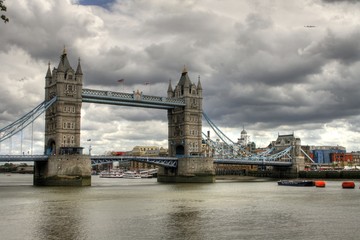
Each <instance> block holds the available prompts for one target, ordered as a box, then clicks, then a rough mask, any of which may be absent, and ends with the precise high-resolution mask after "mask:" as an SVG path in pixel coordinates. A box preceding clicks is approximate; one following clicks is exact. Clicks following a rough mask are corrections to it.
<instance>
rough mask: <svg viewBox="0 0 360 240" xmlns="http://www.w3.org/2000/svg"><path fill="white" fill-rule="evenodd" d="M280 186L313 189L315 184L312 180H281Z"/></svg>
mask: <svg viewBox="0 0 360 240" xmlns="http://www.w3.org/2000/svg"><path fill="white" fill-rule="evenodd" d="M278 185H279V186H293V187H313V186H315V182H314V181H311V180H280V181H278Z"/></svg>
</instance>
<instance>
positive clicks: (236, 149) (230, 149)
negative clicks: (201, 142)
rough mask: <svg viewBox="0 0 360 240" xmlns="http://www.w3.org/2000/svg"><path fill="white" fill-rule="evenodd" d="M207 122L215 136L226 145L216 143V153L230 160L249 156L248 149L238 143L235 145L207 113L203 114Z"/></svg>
mask: <svg viewBox="0 0 360 240" xmlns="http://www.w3.org/2000/svg"><path fill="white" fill-rule="evenodd" d="M202 114H203V116H204V118H205V120H206V121H207V123H208V124H209V126H210V127H211V129H212V130H214V132H215V134H216V135H217V136H218V137H219V138H220V139H221V141H222V142H223V143H224V145H219V143H216V142H214V143H213V144H214V147H215V149H216V152H218V153H220V154H222V155H227V156H228V157H229V158H236V157H239V156H246V155H249V153H248V152H247V151H246V149H245V148H244V147H242V146H240V145H239V144H238V143H235V142H234V141H232V140H231V139H230V138H229V137H228V136H226V135H225V134H224V133H223V132H222V131H221V130H220V129H219V128H218V127H217V126H216V124H215V123H213V121H211V119H210V118H209V117H208V115H207V114H206V113H204V112H203V113H202Z"/></svg>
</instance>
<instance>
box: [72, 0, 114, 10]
mask: <svg viewBox="0 0 360 240" xmlns="http://www.w3.org/2000/svg"><path fill="white" fill-rule="evenodd" d="M113 2H115V0H78V3H79V4H80V5H95V6H100V7H104V8H106V7H107V6H109V5H110V4H112V3H113Z"/></svg>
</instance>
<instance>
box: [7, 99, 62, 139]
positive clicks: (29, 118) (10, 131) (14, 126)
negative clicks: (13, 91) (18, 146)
mask: <svg viewBox="0 0 360 240" xmlns="http://www.w3.org/2000/svg"><path fill="white" fill-rule="evenodd" d="M55 101H56V97H53V98H52V99H51V100H49V101H44V102H42V103H40V104H39V105H38V106H36V107H35V108H34V109H33V110H31V111H30V112H29V113H27V114H25V115H24V116H22V117H21V118H19V119H18V120H16V121H15V122H13V123H11V124H9V125H8V126H6V127H4V128H2V129H0V142H2V141H4V140H6V139H8V138H10V137H11V136H13V135H14V134H16V133H18V132H20V131H21V130H23V129H24V128H25V127H27V126H28V125H29V124H30V123H32V122H33V121H35V119H36V118H38V117H39V116H40V115H41V114H42V113H43V112H45V111H46V109H48V108H49V107H50V106H51V105H52V104H53V103H54V102H55Z"/></svg>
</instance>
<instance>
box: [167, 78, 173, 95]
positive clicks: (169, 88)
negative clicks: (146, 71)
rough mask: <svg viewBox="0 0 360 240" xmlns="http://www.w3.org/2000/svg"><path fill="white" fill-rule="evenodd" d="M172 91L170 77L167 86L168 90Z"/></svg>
mask: <svg viewBox="0 0 360 240" xmlns="http://www.w3.org/2000/svg"><path fill="white" fill-rule="evenodd" d="M172 91H173V88H172V86H171V79H170V80H169V87H168V92H172Z"/></svg>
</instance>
